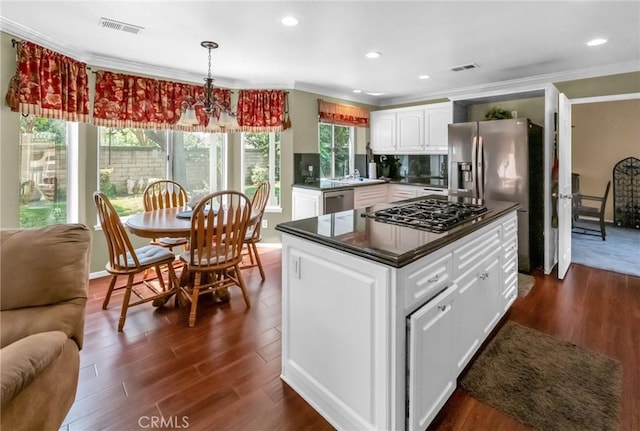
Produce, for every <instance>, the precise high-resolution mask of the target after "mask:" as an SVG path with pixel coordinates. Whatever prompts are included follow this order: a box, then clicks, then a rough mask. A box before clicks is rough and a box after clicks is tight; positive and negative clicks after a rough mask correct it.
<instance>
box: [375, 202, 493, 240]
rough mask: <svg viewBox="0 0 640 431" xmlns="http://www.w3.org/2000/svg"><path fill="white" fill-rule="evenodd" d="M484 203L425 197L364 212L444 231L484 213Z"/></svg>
mask: <svg viewBox="0 0 640 431" xmlns="http://www.w3.org/2000/svg"><path fill="white" fill-rule="evenodd" d="M487 211H488V210H487V207H485V206H484V205H478V204H470V203H461V202H449V201H444V200H439V199H424V200H420V201H415V202H409V203H406V204H403V205H398V206H395V207H391V208H385V209H383V210H379V211H376V212H373V213H366V214H362V216H363V217H370V218H373V219H375V220H377V221H381V222H384V223H391V224H397V225H401V226H409V227H413V228H416V229H422V230H428V231H430V232H435V233H442V232H446V231H448V230H449V229H451V228H453V227H455V226H457V225H459V224H461V223H464V222H466V221H469V220H472V219H474V218H476V217H478V216H480V215H482V214H484V213H486V212H487Z"/></svg>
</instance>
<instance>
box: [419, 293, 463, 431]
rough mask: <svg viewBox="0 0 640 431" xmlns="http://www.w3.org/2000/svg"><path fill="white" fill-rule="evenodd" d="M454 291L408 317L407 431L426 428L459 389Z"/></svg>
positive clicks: (440, 296)
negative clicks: (453, 364)
mask: <svg viewBox="0 0 640 431" xmlns="http://www.w3.org/2000/svg"><path fill="white" fill-rule="evenodd" d="M454 292H455V291H454V290H451V289H450V290H445V291H444V292H442V293H441V294H440V295H438V296H437V297H436V298H434V299H433V300H432V301H431V302H429V303H428V304H427V305H425V306H424V307H422V308H420V309H419V310H418V311H416V312H415V313H413V314H412V315H410V316H409V317H408V318H407V331H408V340H407V342H408V346H409V347H408V355H407V359H408V362H409V363H408V379H409V381H408V384H409V400H411V401H410V403H409V427H408V431H423V430H424V429H426V428H427V426H428V425H429V423H431V421H432V420H433V418H434V417H435V415H436V414H437V413H438V412H439V411H440V409H441V408H442V406H443V405H444V403H445V402H447V400H448V399H449V397H450V396H451V394H452V393H453V391H454V390H455V388H456V377H457V374H456V373H454V372H453V370H452V363H453V359H454V358H453V355H452V353H453V352H452V347H453V343H452V342H451V340H453V339H454V334H453V329H454V326H455V320H456V318H457V317H458V316H457V314H458V313H456V312H455V307H456V304H455V299H454V298H455V296H454ZM435 370H438V371H437V372H435Z"/></svg>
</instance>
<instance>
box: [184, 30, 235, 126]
mask: <svg viewBox="0 0 640 431" xmlns="http://www.w3.org/2000/svg"><path fill="white" fill-rule="evenodd" d="M200 45H202V47H203V48H206V49H207V50H208V51H209V70H208V72H207V77H206V78H204V92H203V95H202V96H198V97H196V98H194V97H191V96H187V97H186V98H185V100H184V101H183V102H182V114H181V115H180V119H179V120H178V124H179V125H181V126H197V125H199V124H200V122H199V121H198V118H197V116H196V113H195V107H196V106H197V105H201V106H202V109H203V110H204V112H206V113H207V116H208V117H209V118H208V120H209V121H208V122H207V124H206V127H205V130H206V131H209V132H221V131H222V129H223V128H233V127H237V126H238V121H237V119H236V114H235V113H234V112H233V111H231V108H230V107H226V106H224V105H222V104H221V103H219V102H218V101H217V100H216V98H215V89H216V87H215V86H214V85H213V82H214V81H215V79H213V78H212V77H211V50H212V49H216V48H218V46H219V45H218V44H217V43H216V42H211V41H207V40H205V41H203V42H200Z"/></svg>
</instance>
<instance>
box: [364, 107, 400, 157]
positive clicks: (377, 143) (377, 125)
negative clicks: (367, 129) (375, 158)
mask: <svg viewBox="0 0 640 431" xmlns="http://www.w3.org/2000/svg"><path fill="white" fill-rule="evenodd" d="M370 117H371V149H372V150H373V152H374V153H376V154H394V153H396V152H397V151H396V113H395V112H393V111H373V112H371V115H370Z"/></svg>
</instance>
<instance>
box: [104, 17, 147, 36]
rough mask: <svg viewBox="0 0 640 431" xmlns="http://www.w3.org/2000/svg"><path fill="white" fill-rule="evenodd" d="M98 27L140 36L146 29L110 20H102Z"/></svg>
mask: <svg viewBox="0 0 640 431" xmlns="http://www.w3.org/2000/svg"><path fill="white" fill-rule="evenodd" d="M98 25H99V26H100V27H103V28H109V29H111V30H120V31H125V32H127V33H133V34H138V33H140V31H141V30H144V27H140V26H139V25H133V24H127V23H125V22H120V21H116V20H114V19H109V18H104V17H103V18H100V21H99V22H98Z"/></svg>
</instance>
